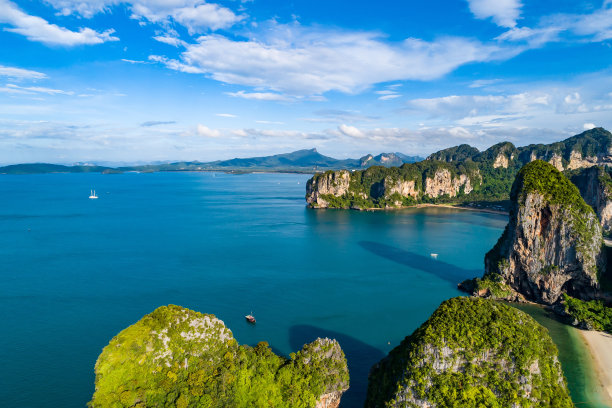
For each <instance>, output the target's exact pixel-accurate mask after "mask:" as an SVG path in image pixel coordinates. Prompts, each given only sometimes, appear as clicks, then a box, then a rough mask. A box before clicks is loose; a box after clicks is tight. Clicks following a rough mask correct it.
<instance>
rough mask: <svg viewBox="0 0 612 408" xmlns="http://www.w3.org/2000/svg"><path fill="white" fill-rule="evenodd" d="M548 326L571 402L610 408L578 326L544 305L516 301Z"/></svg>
mask: <svg viewBox="0 0 612 408" xmlns="http://www.w3.org/2000/svg"><path fill="white" fill-rule="evenodd" d="M513 306H514V307H517V308H518V309H521V310H523V311H524V312H526V313H528V314H529V315H530V316H531V317H533V318H534V319H535V320H536V321H537V322H538V323H540V324H541V325H542V326H544V327H546V328H547V329H548V332H549V333H550V336H551V337H552V339H553V341H554V342H555V344H556V345H557V348H558V349H559V360H560V361H561V366H562V367H563V373H564V374H565V377H566V378H567V380H568V388H569V390H570V394H571V396H572V401H573V402H574V405H576V407H577V408H581V407H588V408H610V405H608V404H607V403H606V402H605V397H604V396H603V395H602V392H603V390H601V389H600V388H599V387H598V385H597V378H596V369H595V367H594V366H593V361H592V358H591V356H590V354H589V350H588V348H587V345H586V344H585V343H584V340H583V339H582V337H581V336H580V333H579V332H578V330H577V329H575V328H573V327H571V326H568V325H566V324H563V323H561V322H559V321H558V320H556V319H555V318H554V316H551V315H550V313H548V312H547V311H546V310H545V309H544V308H543V307H540V306H536V305H525V304H513Z"/></svg>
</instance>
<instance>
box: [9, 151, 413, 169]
mask: <svg viewBox="0 0 612 408" xmlns="http://www.w3.org/2000/svg"><path fill="white" fill-rule="evenodd" d="M421 160H423V158H422V157H419V156H407V155H405V154H402V153H397V152H396V153H381V154H379V155H377V156H373V155H371V154H368V155H365V156H363V157H361V158H359V159H334V158H333V157H329V156H325V155H322V154H321V153H319V152H318V151H317V149H303V150H297V151H295V152H291V153H283V154H276V155H273V156H261V157H249V158H235V159H230V160H217V161H212V162H199V161H188V162H174V163H164V164H146V165H139V166H121V167H107V166H97V165H82V164H77V165H73V166H64V165H59V164H49V163H24V164H13V165H9V166H4V167H0V174H42V173H104V174H113V173H123V172H130V171H137V172H143V173H153V172H158V171H224V172H232V173H248V172H257V171H266V172H279V173H316V172H319V171H326V170H339V169H347V170H357V169H365V168H368V167H372V166H385V167H391V166H401V165H402V164H404V163H414V162H418V161H421Z"/></svg>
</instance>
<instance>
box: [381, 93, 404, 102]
mask: <svg viewBox="0 0 612 408" xmlns="http://www.w3.org/2000/svg"><path fill="white" fill-rule="evenodd" d="M400 96H402V95H399V94H390V95H383V96H379V97H378V99H379V100H381V101H388V100H391V99H395V98H399V97H400Z"/></svg>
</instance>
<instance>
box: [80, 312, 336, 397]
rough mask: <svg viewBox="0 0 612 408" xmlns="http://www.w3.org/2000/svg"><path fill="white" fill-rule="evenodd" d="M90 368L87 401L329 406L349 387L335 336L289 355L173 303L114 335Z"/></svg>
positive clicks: (213, 317) (318, 340)
mask: <svg viewBox="0 0 612 408" xmlns="http://www.w3.org/2000/svg"><path fill="white" fill-rule="evenodd" d="M95 372H96V383H95V385H96V386H95V392H94V395H93V398H92V400H91V402H90V403H89V406H90V407H91V408H96V407H100V408H106V407H142V408H144V407H149V406H155V407H194V408H195V407H203V406H205V407H210V406H215V407H236V408H237V407H244V408H247V407H253V406H279V407H281V406H292V405H295V406H303V407H317V408H323V407H325V408H328V407H337V405H338V403H339V401H340V398H341V396H342V393H343V392H344V391H346V390H347V389H348V369H347V365H346V359H345V357H344V353H343V352H342V350H341V349H340V346H339V344H338V343H337V342H336V341H335V340H330V339H317V340H315V341H314V342H312V343H310V344H307V345H305V346H304V347H303V348H302V350H300V351H299V352H297V353H294V354H292V356H291V359H290V360H287V359H285V358H283V357H279V356H277V355H276V354H274V353H273V352H272V351H271V350H270V348H269V347H268V345H267V343H260V344H258V345H257V346H256V347H249V346H240V345H238V343H237V342H236V340H235V339H234V337H233V335H232V332H231V331H230V330H229V329H228V328H227V327H225V325H224V324H223V322H222V321H221V320H219V319H217V318H216V317H215V316H213V315H207V314H201V313H197V312H194V311H192V310H189V309H185V308H182V307H179V306H174V305H170V306H164V307H160V308H158V309H156V310H155V311H154V312H153V313H151V314H149V315H146V316H145V317H143V318H142V319H141V320H140V321H138V322H137V323H135V324H134V325H132V326H130V327H128V328H127V329H125V330H123V331H122V332H121V333H119V334H118V335H117V336H116V337H115V338H113V339H112V340H111V342H110V343H109V345H108V346H106V347H105V348H104V350H103V351H102V354H100V356H99V357H98V361H97V362H96V367H95ZM334 404H335V405H334Z"/></svg>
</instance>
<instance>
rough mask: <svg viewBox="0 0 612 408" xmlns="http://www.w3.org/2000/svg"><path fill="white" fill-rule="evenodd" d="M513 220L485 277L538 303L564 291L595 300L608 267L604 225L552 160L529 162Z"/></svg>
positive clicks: (514, 195)
mask: <svg viewBox="0 0 612 408" xmlns="http://www.w3.org/2000/svg"><path fill="white" fill-rule="evenodd" d="M510 199H511V208H510V219H509V223H508V225H507V226H506V229H505V231H504V233H503V234H502V236H501V237H500V239H499V240H498V242H497V244H496V245H495V246H494V247H493V249H491V251H489V252H488V253H487V254H486V256H485V276H484V279H488V280H490V281H495V282H500V283H501V284H502V285H506V287H507V288H509V289H511V290H512V291H514V292H516V293H518V294H520V295H521V296H524V297H525V298H527V299H529V300H532V301H536V302H538V303H545V304H553V303H555V302H557V301H558V300H559V298H560V297H561V294H562V293H568V294H569V295H571V296H574V297H577V298H580V299H593V298H594V297H595V296H596V294H597V291H598V289H599V283H598V273H599V272H600V271H603V270H604V268H605V259H604V252H603V251H602V245H603V238H602V229H601V225H600V223H599V220H598V218H597V216H596V215H595V212H594V211H593V209H592V208H591V207H590V206H588V205H587V204H586V203H585V201H584V200H583V199H582V197H581V196H580V193H579V191H578V189H577V188H576V186H575V185H574V184H572V183H571V182H570V181H569V180H568V179H567V178H566V177H565V176H564V175H563V174H562V173H561V172H559V171H558V170H557V169H556V168H555V167H554V166H553V165H552V164H550V163H547V162H544V161H541V160H536V161H533V162H531V163H529V164H526V165H525V166H523V168H522V169H521V170H520V171H519V173H518V175H517V177H516V180H515V181H514V184H513V186H512V191H511V194H510Z"/></svg>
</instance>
